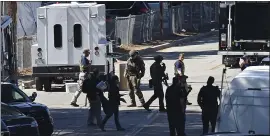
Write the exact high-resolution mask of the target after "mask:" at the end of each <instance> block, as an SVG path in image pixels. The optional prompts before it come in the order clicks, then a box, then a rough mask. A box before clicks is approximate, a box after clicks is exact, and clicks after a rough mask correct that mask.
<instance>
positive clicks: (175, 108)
mask: <svg viewBox="0 0 270 136" xmlns="http://www.w3.org/2000/svg"><path fill="white" fill-rule="evenodd" d="M185 98H186V96H185V94H184V90H183V88H182V87H180V86H179V85H171V86H169V87H168V88H167V90H166V94H165V100H166V107H167V111H168V112H171V113H172V112H176V113H179V112H183V109H184V108H185V103H184V101H185Z"/></svg>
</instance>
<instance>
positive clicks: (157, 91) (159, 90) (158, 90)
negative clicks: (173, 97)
mask: <svg viewBox="0 0 270 136" xmlns="http://www.w3.org/2000/svg"><path fill="white" fill-rule="evenodd" d="M157 98H158V99H159V109H164V102H163V101H164V92H163V87H162V82H159V83H156V84H155V85H154V95H152V97H151V98H150V99H149V100H148V101H147V102H146V103H145V105H146V106H150V105H151V104H152V102H153V101H154V100H155V99H157Z"/></svg>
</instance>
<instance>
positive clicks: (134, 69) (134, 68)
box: [127, 58, 141, 76]
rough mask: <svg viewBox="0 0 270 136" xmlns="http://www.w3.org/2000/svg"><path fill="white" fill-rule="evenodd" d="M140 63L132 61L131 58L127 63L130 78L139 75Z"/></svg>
mask: <svg viewBox="0 0 270 136" xmlns="http://www.w3.org/2000/svg"><path fill="white" fill-rule="evenodd" d="M140 65H141V64H140V63H139V60H131V58H129V59H128V61H127V74H128V75H130V76H133V75H138V74H139V72H140Z"/></svg>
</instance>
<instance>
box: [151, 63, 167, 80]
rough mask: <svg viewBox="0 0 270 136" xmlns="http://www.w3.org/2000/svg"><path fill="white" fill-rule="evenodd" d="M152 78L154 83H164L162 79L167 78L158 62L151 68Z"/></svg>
mask: <svg viewBox="0 0 270 136" xmlns="http://www.w3.org/2000/svg"><path fill="white" fill-rule="evenodd" d="M150 76H151V78H152V81H153V83H155V82H162V78H163V77H165V73H164V67H162V66H161V64H160V63H158V62H154V63H153V64H152V65H151V66H150Z"/></svg>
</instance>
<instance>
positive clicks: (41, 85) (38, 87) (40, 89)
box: [35, 77, 43, 91]
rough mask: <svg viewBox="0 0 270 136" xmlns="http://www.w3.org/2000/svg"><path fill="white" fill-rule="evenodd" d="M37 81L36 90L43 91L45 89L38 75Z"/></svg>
mask: <svg viewBox="0 0 270 136" xmlns="http://www.w3.org/2000/svg"><path fill="white" fill-rule="evenodd" d="M35 82H36V90H37V91H42V90H43V83H42V80H41V79H40V78H39V77H36V78H35Z"/></svg>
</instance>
